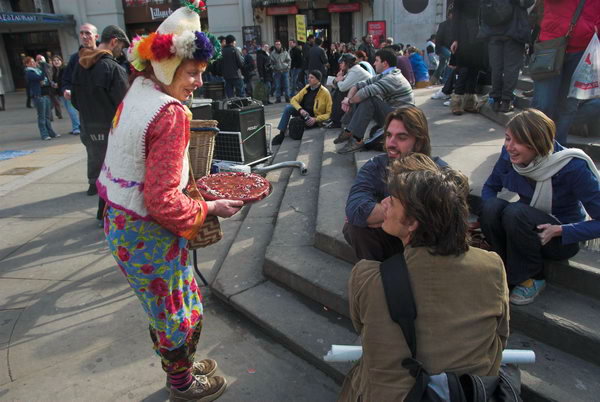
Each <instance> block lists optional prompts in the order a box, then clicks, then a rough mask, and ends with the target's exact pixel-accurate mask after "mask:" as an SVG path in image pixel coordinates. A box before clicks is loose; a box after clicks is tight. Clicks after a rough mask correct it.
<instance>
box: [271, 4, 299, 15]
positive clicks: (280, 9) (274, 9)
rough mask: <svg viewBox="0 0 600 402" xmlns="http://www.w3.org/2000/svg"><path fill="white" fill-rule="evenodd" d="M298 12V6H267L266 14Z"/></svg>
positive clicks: (291, 13)
mask: <svg viewBox="0 0 600 402" xmlns="http://www.w3.org/2000/svg"><path fill="white" fill-rule="evenodd" d="M293 14H298V6H274V7H267V15H293Z"/></svg>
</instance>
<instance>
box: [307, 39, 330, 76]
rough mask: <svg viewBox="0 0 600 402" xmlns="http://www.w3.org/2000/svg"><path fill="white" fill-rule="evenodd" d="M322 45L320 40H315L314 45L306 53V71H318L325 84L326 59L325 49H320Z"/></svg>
mask: <svg viewBox="0 0 600 402" xmlns="http://www.w3.org/2000/svg"><path fill="white" fill-rule="evenodd" d="M322 43H323V40H322V39H321V38H317V39H315V45H314V46H313V47H311V48H310V50H309V51H308V70H309V71H313V70H319V71H320V72H321V75H322V76H323V77H324V80H325V82H327V67H328V59H327V54H326V53H325V49H323V48H322V47H321V44H322Z"/></svg>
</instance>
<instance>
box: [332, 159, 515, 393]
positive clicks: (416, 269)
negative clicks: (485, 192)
mask: <svg viewBox="0 0 600 402" xmlns="http://www.w3.org/2000/svg"><path fill="white" fill-rule="evenodd" d="M414 155H415V154H413V155H409V156H408V157H403V158H401V159H400V160H399V161H396V162H395V163H394V164H393V165H392V170H391V173H390V179H389V181H388V186H389V190H390V194H391V196H390V197H388V198H386V199H385V200H384V201H383V204H384V216H385V218H384V223H383V230H385V231H386V232H387V233H388V234H391V235H393V236H396V237H398V238H400V239H401V240H402V242H403V243H404V247H405V250H404V257H405V260H406V265H407V267H408V272H409V277H410V280H411V286H412V291H413V295H414V299H415V304H416V307H417V319H416V321H415V329H416V339H417V355H416V358H417V360H419V361H420V362H422V363H423V366H424V368H425V369H426V370H428V372H429V373H432V374H437V373H441V372H444V371H452V372H455V373H456V374H459V375H460V374H463V373H471V374H477V375H484V376H485V375H497V374H498V370H499V367H500V362H501V360H502V350H503V349H504V347H505V346H506V340H507V338H508V332H509V327H508V321H509V306H508V287H507V284H506V275H505V272H504V266H503V264H502V260H501V259H500V257H499V256H498V255H497V254H495V253H491V252H487V251H484V250H481V249H478V248H474V247H469V245H468V243H467V217H468V210H467V203H466V194H467V191H465V189H467V190H468V184H467V183H468V182H467V179H466V178H465V177H464V176H463V175H462V174H460V173H457V172H454V171H452V170H450V169H444V170H439V169H438V168H437V167H436V165H435V164H434V163H433V162H432V161H430V163H429V164H428V167H427V169H429V170H417V171H405V170H404V168H403V166H402V163H403V161H404V162H406V158H412V157H414ZM416 155H420V154H416ZM423 158H427V157H425V156H423ZM431 187H433V188H437V189H439V191H435V192H431V191H430V189H431ZM379 266H380V263H379V262H376V261H367V260H362V261H360V262H359V263H358V264H357V265H356V266H355V267H354V268H353V270H352V274H351V276H350V280H349V284H348V287H349V300H350V315H351V318H352V321H353V324H354V327H355V328H356V330H357V332H358V333H359V334H360V336H361V340H362V346H363V355H362V358H361V359H360V360H359V361H358V363H357V364H356V365H355V366H354V368H353V369H352V370H351V371H350V373H348V376H347V377H346V380H345V382H344V385H343V388H342V392H341V394H340V397H339V401H357V400H362V401H365V402H366V401H373V402H375V401H401V400H403V399H404V397H405V396H406V394H407V393H408V392H409V391H410V389H411V388H412V387H413V385H414V383H415V380H414V378H413V377H412V376H411V375H410V373H409V372H408V370H406V369H404V368H403V367H402V361H403V360H404V359H406V358H408V357H410V356H411V353H410V350H409V348H408V345H407V344H406V341H405V339H404V335H403V333H402V329H401V328H400V326H399V325H398V324H396V323H395V322H394V321H392V319H391V318H390V314H389V310H388V307H387V302H386V298H385V293H384V289H383V283H382V280H381V274H380V270H379Z"/></svg>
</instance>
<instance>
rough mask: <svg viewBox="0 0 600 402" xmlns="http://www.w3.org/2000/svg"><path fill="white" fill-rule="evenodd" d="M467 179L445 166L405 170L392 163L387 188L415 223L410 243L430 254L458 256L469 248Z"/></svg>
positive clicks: (399, 165)
mask: <svg viewBox="0 0 600 402" xmlns="http://www.w3.org/2000/svg"><path fill="white" fill-rule="evenodd" d="M468 188H469V186H468V180H467V178H466V177H465V175H463V174H462V173H460V172H458V171H455V170H452V169H449V168H443V169H427V170H416V171H406V170H403V168H402V165H401V164H396V163H394V164H392V166H391V169H390V175H389V177H388V191H389V193H390V194H391V195H392V196H393V197H394V198H397V199H398V200H399V201H400V202H401V203H402V206H403V207H404V213H405V215H406V216H405V217H406V218H412V219H415V220H416V221H417V222H418V223H419V225H418V227H417V228H416V229H415V231H414V232H413V233H412V236H411V239H410V245H411V246H413V247H427V248H428V249H429V252H430V253H431V254H433V255H456V256H458V255H461V254H463V253H464V252H466V251H467V250H468V249H469V231H468V222H467V219H468V216H469V208H468V205H467V195H468Z"/></svg>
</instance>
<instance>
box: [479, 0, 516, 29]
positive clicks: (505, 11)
mask: <svg viewBox="0 0 600 402" xmlns="http://www.w3.org/2000/svg"><path fill="white" fill-rule="evenodd" d="M479 13H480V15H481V20H482V21H483V22H484V23H485V24H486V25H489V26H491V27H493V26H496V25H502V24H505V23H507V22H509V21H510V20H511V18H512V17H513V5H512V4H511V0H482V1H481V5H480V7H479Z"/></svg>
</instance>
